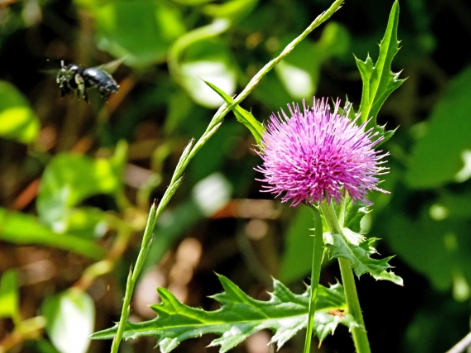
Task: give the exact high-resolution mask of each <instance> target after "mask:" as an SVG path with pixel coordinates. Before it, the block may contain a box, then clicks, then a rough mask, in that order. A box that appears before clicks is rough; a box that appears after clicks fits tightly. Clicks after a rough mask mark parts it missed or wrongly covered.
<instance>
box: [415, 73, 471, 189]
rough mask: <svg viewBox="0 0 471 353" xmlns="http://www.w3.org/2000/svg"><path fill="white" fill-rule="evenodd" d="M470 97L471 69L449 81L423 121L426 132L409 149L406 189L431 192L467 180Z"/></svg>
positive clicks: (470, 151) (470, 158)
mask: <svg viewBox="0 0 471 353" xmlns="http://www.w3.org/2000/svg"><path fill="white" fill-rule="evenodd" d="M470 96H471V66H469V67H467V68H466V69H465V70H463V71H462V72H461V73H460V74H458V75H457V76H456V77H455V78H454V79H453V80H452V81H451V83H450V85H449V86H448V88H447V89H446V91H445V93H444V94H443V95H442V97H441V99H440V101H439V102H438V103H437V105H436V106H435V107H434V109H433V111H432V114H431V116H430V117H429V119H427V121H429V131H428V133H427V134H426V135H425V136H424V137H423V138H422V139H420V140H419V141H417V143H416V144H415V146H414V147H413V149H412V164H411V166H410V168H409V170H408V172H407V174H406V181H407V183H408V185H410V186H411V187H413V188H418V189H422V188H435V187H437V186H441V185H443V184H445V183H447V182H452V181H460V182H462V181H464V180H466V179H468V178H469V177H471V172H470V170H471V101H470V99H469V97H470ZM460 176H461V178H460Z"/></svg>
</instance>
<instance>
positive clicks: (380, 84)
mask: <svg viewBox="0 0 471 353" xmlns="http://www.w3.org/2000/svg"><path fill="white" fill-rule="evenodd" d="M398 22H399V3H398V1H395V2H394V4H393V6H392V8H391V13H390V15H389V20H388V25H387V28H386V32H385V33H384V37H383V39H382V40H381V43H380V45H379V56H378V60H377V61H376V63H375V64H373V60H372V59H371V57H370V56H369V55H368V56H367V58H366V60H365V61H361V60H360V59H358V58H355V59H356V63H357V66H358V69H359V70H360V74H361V79H362V81H363V91H362V96H361V104H360V109H359V113H361V118H360V119H361V121H367V120H368V119H370V118H371V120H370V121H369V123H368V125H367V129H368V128H374V130H375V131H377V132H378V133H379V134H380V135H385V131H384V127H383V126H377V125H376V117H377V115H378V112H379V110H380V108H381V106H382V105H383V103H384V102H385V101H386V99H387V98H388V97H389V95H390V94H391V93H392V92H393V91H394V90H396V89H397V88H398V87H399V86H400V85H402V83H403V82H404V80H402V79H399V74H400V73H393V72H392V71H391V64H392V60H393V58H394V56H395V55H396V53H397V52H398V50H399V41H398V40H397V27H398ZM386 137H387V136H385V139H386ZM389 137H390V136H389Z"/></svg>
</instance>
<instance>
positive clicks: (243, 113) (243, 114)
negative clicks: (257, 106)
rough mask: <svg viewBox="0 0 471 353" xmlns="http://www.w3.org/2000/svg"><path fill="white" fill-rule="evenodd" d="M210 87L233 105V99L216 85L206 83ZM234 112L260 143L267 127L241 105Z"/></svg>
mask: <svg viewBox="0 0 471 353" xmlns="http://www.w3.org/2000/svg"><path fill="white" fill-rule="evenodd" d="M204 82H205V83H206V84H207V85H208V86H209V87H211V88H212V89H213V90H214V91H215V92H216V93H217V94H219V96H221V98H222V99H224V102H226V103H227V104H232V102H233V99H232V97H230V96H229V95H227V94H226V93H225V92H224V91H223V90H221V89H219V88H218V87H217V86H216V85H213V84H212V83H211V82H208V81H204ZM232 112H233V113H234V115H235V116H236V119H237V121H238V122H240V123H241V124H243V125H244V126H245V127H246V128H247V129H249V130H250V132H251V133H252V135H253V137H254V138H255V141H256V142H257V143H260V140H261V139H262V136H263V133H264V132H265V127H264V126H263V125H262V123H260V122H259V121H258V120H257V119H255V117H254V116H253V115H252V114H251V113H249V112H248V111H247V110H245V109H243V108H241V106H240V105H236V106H235V107H234V108H232Z"/></svg>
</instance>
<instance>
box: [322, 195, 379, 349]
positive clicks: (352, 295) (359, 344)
mask: <svg viewBox="0 0 471 353" xmlns="http://www.w3.org/2000/svg"><path fill="white" fill-rule="evenodd" d="M321 210H322V213H323V215H324V218H325V220H326V222H327V226H328V227H329V229H330V232H331V233H335V234H341V235H343V232H342V228H341V227H340V224H339V222H338V219H337V215H336V214H335V210H334V208H333V207H332V205H331V204H328V203H327V202H325V201H323V202H322V203H321ZM338 260H339V265H340V273H341V275H342V282H343V287H344V291H345V299H346V301H347V306H348V309H347V310H348V313H349V314H351V315H352V316H353V318H354V319H355V322H356V323H358V324H359V326H357V327H354V328H352V336H353V343H354V344H355V349H356V352H357V353H370V352H371V349H370V343H369V342H368V336H367V334H366V330H365V323H364V321H363V315H362V313H361V308H360V301H359V300H358V294H357V288H356V285H355V278H354V277H353V270H352V265H351V263H350V261H349V260H347V259H344V258H339V259H338Z"/></svg>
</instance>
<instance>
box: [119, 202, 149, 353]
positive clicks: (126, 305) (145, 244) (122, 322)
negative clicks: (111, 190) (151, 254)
mask: <svg viewBox="0 0 471 353" xmlns="http://www.w3.org/2000/svg"><path fill="white" fill-rule="evenodd" d="M157 212H158V208H157V207H156V204H155V202H154V203H153V204H152V206H151V208H150V211H149V217H148V219H147V225H146V229H145V230H144V236H143V238H142V244H141V250H140V251H139V255H138V256H137V260H136V267H135V268H136V270H135V271H133V270H132V268H131V269H130V270H129V275H128V278H127V281H126V291H125V293H124V300H123V307H122V308H121V317H120V319H119V323H118V330H117V332H116V336H115V337H114V339H113V343H112V345H111V352H112V353H118V349H119V344H120V343H121V340H122V338H123V334H124V329H125V327H126V322H127V321H128V318H129V312H130V306H131V298H132V293H133V291H134V287H135V285H136V283H137V280H138V278H139V272H140V271H139V270H138V269H141V268H142V266H143V265H144V262H145V259H146V255H147V252H148V251H149V249H150V246H151V244H152V232H153V231H154V228H155V224H156V222H157Z"/></svg>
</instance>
